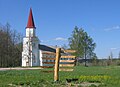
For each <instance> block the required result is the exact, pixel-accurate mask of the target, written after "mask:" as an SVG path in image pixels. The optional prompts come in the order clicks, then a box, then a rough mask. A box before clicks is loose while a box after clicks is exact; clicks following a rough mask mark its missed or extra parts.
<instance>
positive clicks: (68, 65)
mask: <svg viewBox="0 0 120 87" xmlns="http://www.w3.org/2000/svg"><path fill="white" fill-rule="evenodd" d="M59 66H60V67H73V66H75V64H60V65H59Z"/></svg>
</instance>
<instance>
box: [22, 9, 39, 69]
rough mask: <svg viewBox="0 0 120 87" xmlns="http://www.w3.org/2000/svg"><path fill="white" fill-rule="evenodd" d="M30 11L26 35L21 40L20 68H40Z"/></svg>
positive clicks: (36, 40) (34, 29) (37, 41)
mask: <svg viewBox="0 0 120 87" xmlns="http://www.w3.org/2000/svg"><path fill="white" fill-rule="evenodd" d="M35 31H36V27H35V24H34V19H33V14H32V9H31V8H30V13H29V17H28V23H27V26H26V35H25V37H24V38H23V52H22V66H24V67H26V66H40V59H39V48H38V45H39V39H38V38H37V36H36V33H35Z"/></svg>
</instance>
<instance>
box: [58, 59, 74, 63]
mask: <svg viewBox="0 0 120 87" xmlns="http://www.w3.org/2000/svg"><path fill="white" fill-rule="evenodd" d="M60 62H68V63H71V62H75V60H60Z"/></svg>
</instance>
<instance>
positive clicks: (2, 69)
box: [0, 67, 42, 71]
mask: <svg viewBox="0 0 120 87" xmlns="http://www.w3.org/2000/svg"><path fill="white" fill-rule="evenodd" d="M36 69H42V68H40V67H36V68H17V67H16V68H0V71H6V70H36Z"/></svg>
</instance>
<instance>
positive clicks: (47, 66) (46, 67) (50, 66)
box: [40, 66, 54, 68]
mask: <svg viewBox="0 0 120 87" xmlns="http://www.w3.org/2000/svg"><path fill="white" fill-rule="evenodd" d="M40 67H41V68H53V67H54V66H40Z"/></svg>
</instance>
